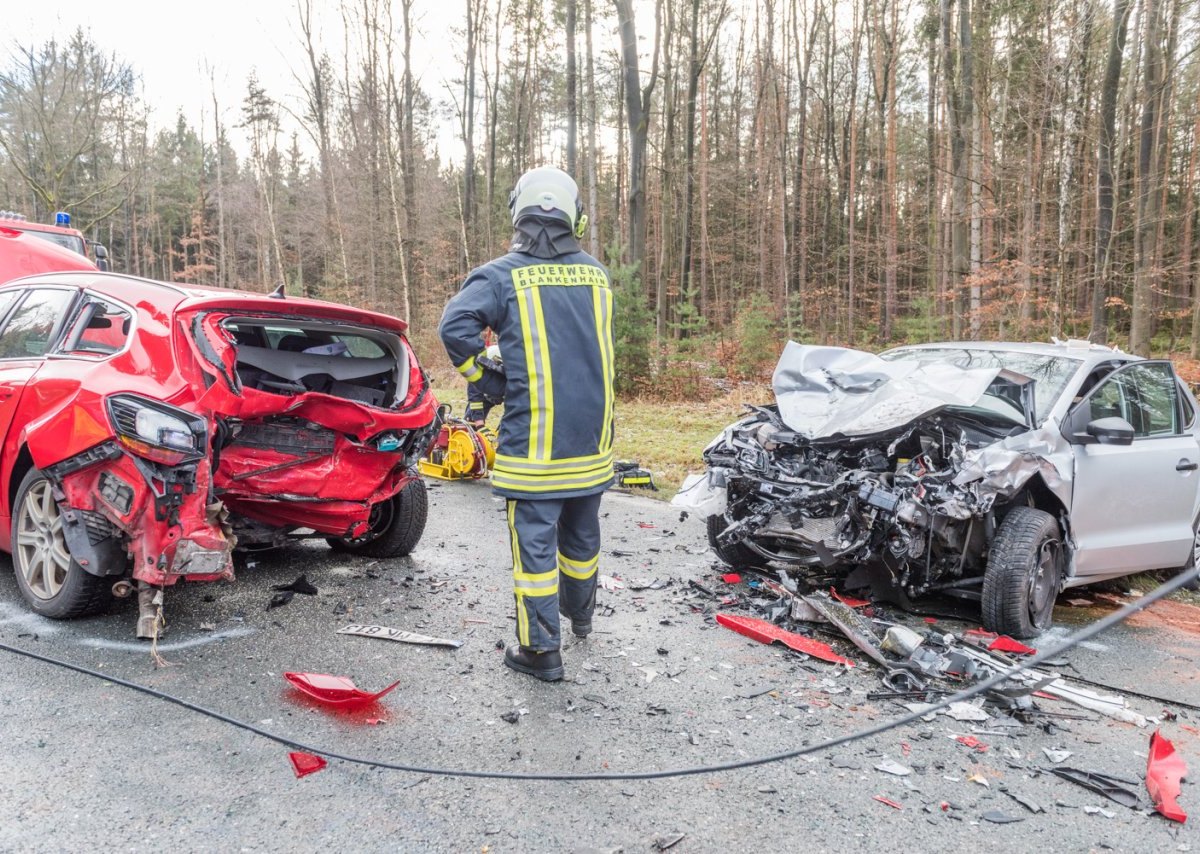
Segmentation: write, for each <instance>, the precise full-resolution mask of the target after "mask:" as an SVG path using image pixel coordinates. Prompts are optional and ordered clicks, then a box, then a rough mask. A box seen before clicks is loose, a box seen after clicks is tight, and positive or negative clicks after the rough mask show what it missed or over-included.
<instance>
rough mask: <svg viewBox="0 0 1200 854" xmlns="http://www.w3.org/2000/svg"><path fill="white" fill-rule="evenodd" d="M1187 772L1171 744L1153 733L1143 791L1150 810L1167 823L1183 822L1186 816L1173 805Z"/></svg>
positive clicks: (1176, 805)
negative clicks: (1145, 792) (1151, 808)
mask: <svg viewBox="0 0 1200 854" xmlns="http://www.w3.org/2000/svg"><path fill="white" fill-rule="evenodd" d="M1187 772H1188V771H1187V763H1186V762H1184V761H1183V757H1182V756H1180V755H1179V754H1178V753H1176V752H1175V745H1174V744H1172V743H1171V742H1170V741H1169V740H1167V739H1165V738H1163V737H1162V734H1161V733H1160V732H1159V731H1158V730H1155V731H1154V734H1153V735H1152V736H1150V756H1149V758H1148V759H1147V760H1146V789H1147V791H1149V792H1150V800H1152V801H1153V802H1154V808H1155V809H1156V810H1158V811H1159V812H1160V813H1162V814H1163V815H1165V816H1166V817H1167V818H1169V819H1170V820H1171V821H1178V822H1185V821H1187V813H1185V812H1184V811H1183V809H1182V808H1181V807H1180V806H1179V804H1178V803H1176V802H1175V799H1176V798H1177V797H1179V793H1180V791H1182V789H1181V787H1180V785H1179V781H1180V780H1182V779H1183V778H1184V777H1186V776H1187Z"/></svg>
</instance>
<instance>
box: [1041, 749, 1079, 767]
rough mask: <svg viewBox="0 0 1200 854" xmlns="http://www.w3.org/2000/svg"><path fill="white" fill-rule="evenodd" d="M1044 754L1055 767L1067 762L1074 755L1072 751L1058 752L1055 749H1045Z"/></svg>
mask: <svg viewBox="0 0 1200 854" xmlns="http://www.w3.org/2000/svg"><path fill="white" fill-rule="evenodd" d="M1042 753H1044V754H1046V758H1047V759H1049V760H1050V761H1051V762H1053V763H1054V764H1055V765H1057V764H1059V763H1060V762H1066V761H1067V760H1068V759H1070V758H1071V755H1072V754H1071V751H1069V750H1056V749H1054V748H1053V747H1043V748H1042Z"/></svg>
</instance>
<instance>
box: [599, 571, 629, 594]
mask: <svg viewBox="0 0 1200 854" xmlns="http://www.w3.org/2000/svg"><path fill="white" fill-rule="evenodd" d="M600 586H601V587H603V588H604V589H605V590H607V591H608V592H609V593H615V592H616V591H618V590H623V589H624V588H625V582H623V581H621V579H619V578H617V577H615V576H612V575H601V576H600Z"/></svg>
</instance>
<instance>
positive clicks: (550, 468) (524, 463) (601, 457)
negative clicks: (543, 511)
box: [494, 451, 613, 474]
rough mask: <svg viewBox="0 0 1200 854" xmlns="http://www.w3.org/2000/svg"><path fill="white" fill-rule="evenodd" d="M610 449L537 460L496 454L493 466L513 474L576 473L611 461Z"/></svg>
mask: <svg viewBox="0 0 1200 854" xmlns="http://www.w3.org/2000/svg"><path fill="white" fill-rule="evenodd" d="M612 457H613V455H612V451H609V452H608V453H604V454H591V455H590V456H586V457H570V458H567V459H562V460H548V461H546V462H539V461H537V460H529V459H526V458H524V457H510V456H508V455H507V454H496V461H495V466H494V467H495V468H499V469H503V470H504V471H508V472H512V473H513V474H578V473H579V472H585V471H589V470H591V469H594V468H599V467H600V466H603V465H607V464H608V463H610V462H612Z"/></svg>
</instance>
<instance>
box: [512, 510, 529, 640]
mask: <svg viewBox="0 0 1200 854" xmlns="http://www.w3.org/2000/svg"><path fill="white" fill-rule="evenodd" d="M516 508H517V502H516V501H513V500H512V499H511V498H510V499H509V500H508V539H509V542H510V543H511V544H512V558H513V577H514V578H515V577H516V575H517V574H518V573H519V572H521V571H522V567H521V546H520V543H519V542H518V541H517V525H516V522H515V518H516ZM513 593H514V595H515V597H516V600H517V643H519V644H521V645H522V646H529V615H528V614H527V613H525V602H524V597H523V596H522V595H521V591H520V590H518V589H517V587H516V584H515V583H514V585H513Z"/></svg>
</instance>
